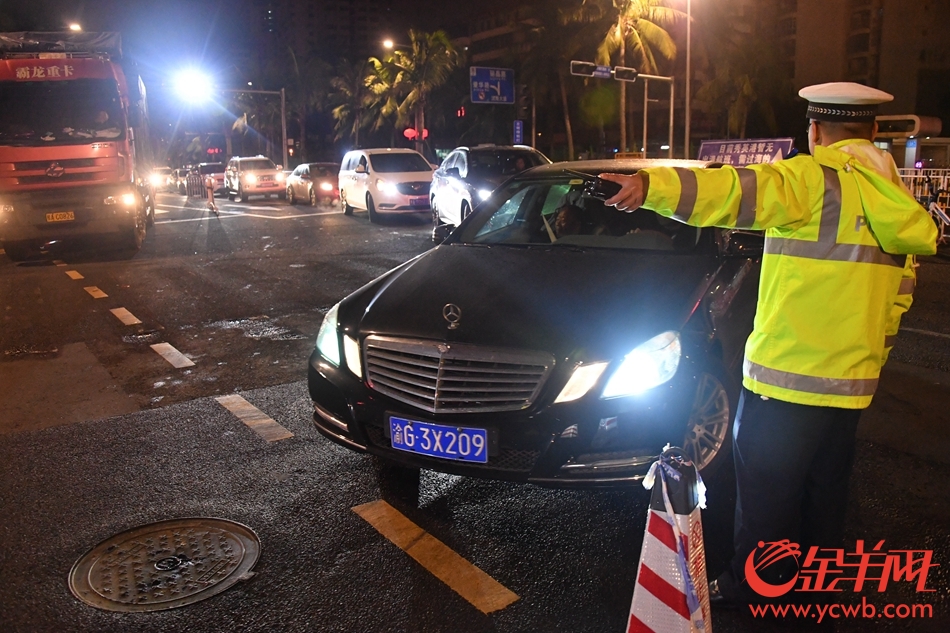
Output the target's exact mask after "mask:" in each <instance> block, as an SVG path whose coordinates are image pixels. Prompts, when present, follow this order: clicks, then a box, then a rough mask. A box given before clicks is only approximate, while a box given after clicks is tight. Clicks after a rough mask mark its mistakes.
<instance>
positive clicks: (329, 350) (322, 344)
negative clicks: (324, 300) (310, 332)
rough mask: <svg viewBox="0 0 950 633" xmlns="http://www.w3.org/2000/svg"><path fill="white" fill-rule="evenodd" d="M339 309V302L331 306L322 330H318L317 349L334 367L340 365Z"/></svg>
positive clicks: (321, 326)
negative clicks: (337, 318)
mask: <svg viewBox="0 0 950 633" xmlns="http://www.w3.org/2000/svg"><path fill="white" fill-rule="evenodd" d="M339 309H340V304H339V303H338V304H336V305H335V306H333V307H332V308H330V310H329V311H328V312H327V315H326V316H325V317H323V323H321V324H320V331H319V332H317V351H318V352H320V355H321V356H323V358H325V359H326V360H327V361H329V362H330V364H332V365H333V366H334V367H339V366H340V339H339V337H338V336H337V333H336V328H337V321H336V315H337V312H338V311H339Z"/></svg>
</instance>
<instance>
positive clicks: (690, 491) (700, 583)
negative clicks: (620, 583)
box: [627, 449, 712, 633]
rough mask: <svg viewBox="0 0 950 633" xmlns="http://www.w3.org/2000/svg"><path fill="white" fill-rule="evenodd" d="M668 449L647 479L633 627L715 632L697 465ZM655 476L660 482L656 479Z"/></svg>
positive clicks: (635, 632)
mask: <svg viewBox="0 0 950 633" xmlns="http://www.w3.org/2000/svg"><path fill="white" fill-rule="evenodd" d="M675 452H680V451H679V449H672V450H667V451H664V452H663V455H661V456H660V459H658V460H657V461H656V462H654V464H653V466H652V467H651V468H650V472H649V473H648V474H647V477H646V478H645V479H644V480H643V486H644V487H645V488H647V489H650V488H653V494H652V496H651V498H650V510H649V513H648V515H647V525H646V532H645V534H644V536H643V547H642V549H641V550H640V567H639V569H638V571H637V584H636V587H634V590H633V602H632V603H631V605H630V618H629V620H628V622H627V633H647V632H652V633H712V620H711V618H710V615H709V589H708V585H707V583H706V553H705V550H704V548H703V523H702V519H701V517H700V508H703V507H705V505H706V503H705V498H704V497H705V490H704V487H703V485H702V480H701V479H700V478H699V473H698V472H697V471H696V467H695V466H693V464H692V463H691V462H689V461H685V460H684V459H682V458H679V457H674V456H673V455H672V454H671V453H675ZM654 482H655V483H657V484H658V485H654Z"/></svg>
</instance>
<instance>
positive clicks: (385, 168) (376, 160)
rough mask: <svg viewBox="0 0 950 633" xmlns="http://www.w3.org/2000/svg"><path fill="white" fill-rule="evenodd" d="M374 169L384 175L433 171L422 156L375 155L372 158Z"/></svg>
mask: <svg viewBox="0 0 950 633" xmlns="http://www.w3.org/2000/svg"><path fill="white" fill-rule="evenodd" d="M370 162H371V163H372V164H373V169H374V170H376V171H379V172H383V173H398V172H403V171H432V166H431V165H429V163H427V162H426V159H424V158H423V157H422V156H421V155H420V154H409V153H399V154H375V155H373V156H371V157H370Z"/></svg>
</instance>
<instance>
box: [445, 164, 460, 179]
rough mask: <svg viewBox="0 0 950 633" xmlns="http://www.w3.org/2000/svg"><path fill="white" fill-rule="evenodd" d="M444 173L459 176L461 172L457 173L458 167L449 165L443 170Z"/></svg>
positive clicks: (454, 176) (453, 176)
mask: <svg viewBox="0 0 950 633" xmlns="http://www.w3.org/2000/svg"><path fill="white" fill-rule="evenodd" d="M445 175H446V176H451V177H452V178H459V177H461V174H460V173H459V168H458V167H449V168H448V169H446V170H445Z"/></svg>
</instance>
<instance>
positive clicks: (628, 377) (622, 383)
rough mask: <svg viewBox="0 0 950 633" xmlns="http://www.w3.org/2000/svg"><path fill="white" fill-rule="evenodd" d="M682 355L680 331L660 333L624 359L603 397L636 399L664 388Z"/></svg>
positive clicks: (608, 382) (608, 383)
mask: <svg viewBox="0 0 950 633" xmlns="http://www.w3.org/2000/svg"><path fill="white" fill-rule="evenodd" d="M681 353H682V348H681V346H680V335H679V332H673V331H669V332H663V333H662V334H657V335H656V336H654V337H653V338H651V339H650V340H649V341H647V342H646V343H643V344H642V345H639V346H637V347H636V349H634V350H633V351H632V352H630V353H629V354H627V355H626V356H625V357H624V359H623V362H622V363H620V367H618V368H617V370H616V371H614V373H613V376H611V377H610V380H608V381H607V386H606V387H604V392H603V393H602V394H601V397H602V398H618V397H621V396H634V395H637V394H639V393H643V392H644V391H646V390H647V389H652V388H653V387H656V386H659V385H662V384H663V383H665V382H666V381H668V380H669V379H671V378H672V377H673V375H674V374H676V368H677V367H679V364H680V355H681Z"/></svg>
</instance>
